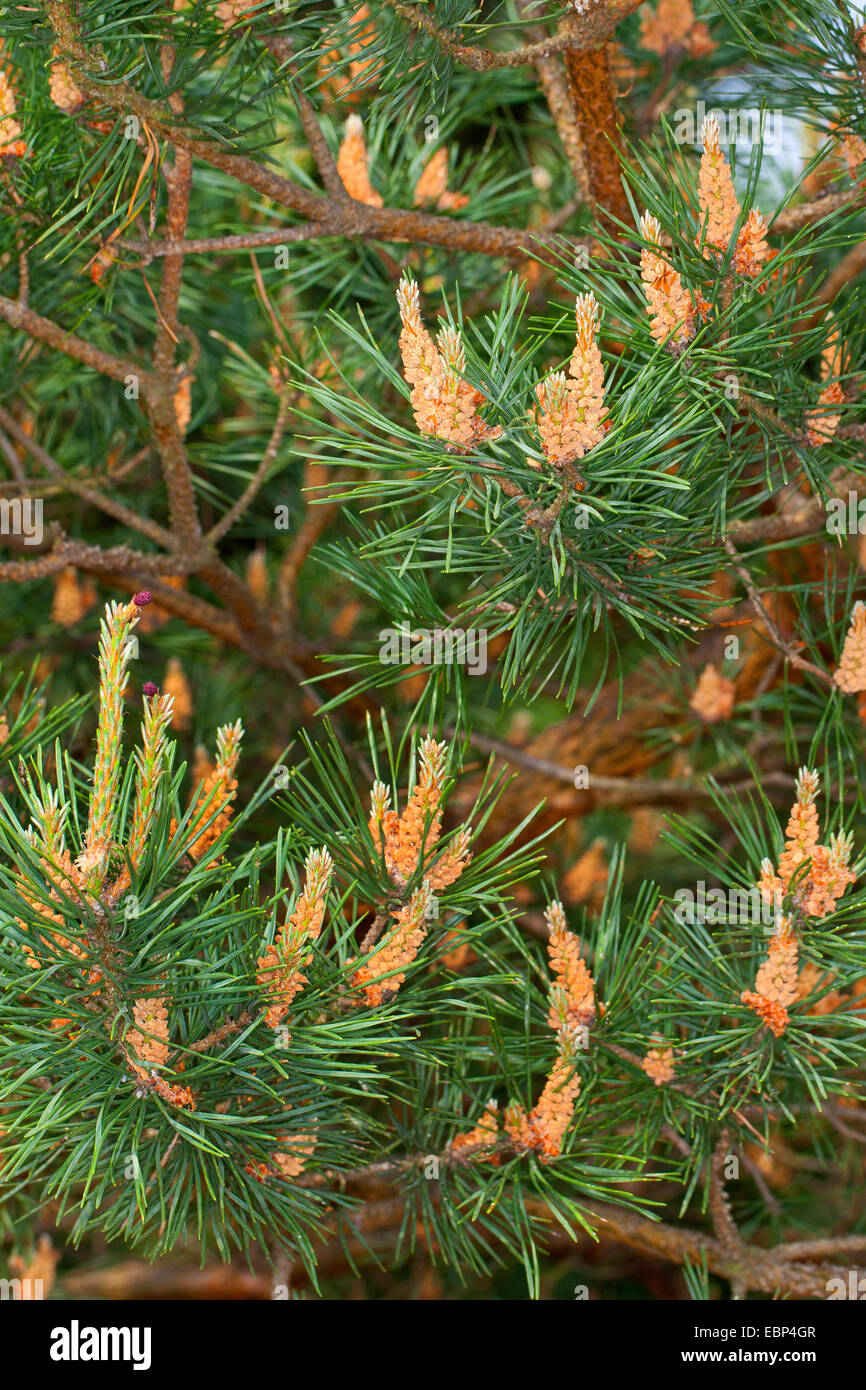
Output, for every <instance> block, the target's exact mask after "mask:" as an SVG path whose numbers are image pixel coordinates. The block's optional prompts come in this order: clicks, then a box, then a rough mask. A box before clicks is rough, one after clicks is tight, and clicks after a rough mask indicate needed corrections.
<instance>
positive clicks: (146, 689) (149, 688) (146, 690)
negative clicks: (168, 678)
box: [141, 681, 159, 696]
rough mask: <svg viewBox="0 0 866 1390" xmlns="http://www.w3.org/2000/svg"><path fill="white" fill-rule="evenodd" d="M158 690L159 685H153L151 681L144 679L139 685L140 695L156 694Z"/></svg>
mask: <svg viewBox="0 0 866 1390" xmlns="http://www.w3.org/2000/svg"><path fill="white" fill-rule="evenodd" d="M158 691H159V686H158V685H154V683H153V681H145V682H144V685H143V686H142V687H141V693H142V695H147V696H150V695H156V694H157V693H158Z"/></svg>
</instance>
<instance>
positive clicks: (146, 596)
mask: <svg viewBox="0 0 866 1390" xmlns="http://www.w3.org/2000/svg"><path fill="white" fill-rule="evenodd" d="M132 601H133V603H134V604H135V606H136V608H146V607H147V605H148V604H149V603H153V594H152V593H150V591H149V590H148V589H142V591H141V593H140V594H133V596H132Z"/></svg>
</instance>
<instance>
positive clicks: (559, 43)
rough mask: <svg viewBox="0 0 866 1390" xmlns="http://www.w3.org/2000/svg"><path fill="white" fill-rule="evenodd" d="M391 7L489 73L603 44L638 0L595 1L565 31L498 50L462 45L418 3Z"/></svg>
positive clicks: (392, 0)
mask: <svg viewBox="0 0 866 1390" xmlns="http://www.w3.org/2000/svg"><path fill="white" fill-rule="evenodd" d="M389 3H390V5H391V8H392V9H393V10H395V11H396V13H397V14H398V15H399V16H400V18H401V19H405V20H406V22H407V23H408V24H410V25H411V26H412V28H413V29H415V30H416V32H418V33H422V34H426V35H427V37H428V38H431V39H435V40H436V42H437V43H438V44H439V46H440V48H442V49H443V50H444V51H445V52H446V53H448V54H450V56H451V57H452V58H456V59H457V61H458V62H460V63H462V64H463V65H464V67H468V68H472V69H474V71H475V72H489V71H490V69H491V68H516V67H523V66H525V65H527V64H535V63H537V62H538V60H539V59H545V58H550V57H552V56H553V55H554V54H557V53H564V52H565V51H566V50H567V49H589V48H597V47H598V46H599V45H601V44H604V43H605V42H606V41H607V40H608V39H609V38H610V36H611V34H612V33H613V31H614V29H615V28H616V26H617V25H618V24H619V23H621V21H622V20H624V19H626V18H627V16H628V15H630V14H633V13H634V11H635V10H636V9H637V7H638V5H639V4H641V0H599V3H598V4H596V5H594V6H593V7H592V8H591V9H590V11H589V12H588V13H587V14H585V15H581V16H576V17H575V19H574V22H573V26H572V28H571V29H570V30H569V32H567V33H566V32H560V33H557V34H555V35H553V36H551V37H550V38H544V39H541V40H539V41H538V42H536V43H531V44H524V45H523V46H522V47H520V48H512V49H509V50H507V51H506V52H503V53H500V52H497V51H496V50H494V49H492V48H482V47H479V46H478V45H476V44H466V43H464V42H463V41H462V39H461V38H460V36H459V34H457V33H456V32H455V30H453V29H446V28H443V27H442V26H441V25H438V24H437V23H436V21H435V20H434V19H432V18H431V16H430V15H429V14H428V13H427V11H426V10H425V9H424V8H423V7H422V6H420V5H405V4H402V3H401V0H389Z"/></svg>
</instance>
